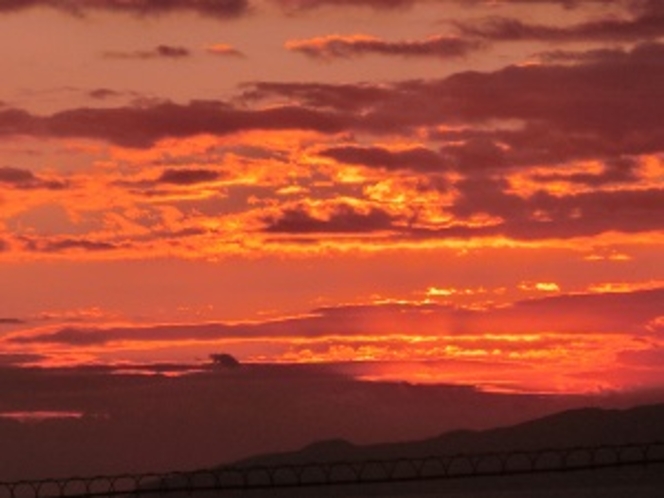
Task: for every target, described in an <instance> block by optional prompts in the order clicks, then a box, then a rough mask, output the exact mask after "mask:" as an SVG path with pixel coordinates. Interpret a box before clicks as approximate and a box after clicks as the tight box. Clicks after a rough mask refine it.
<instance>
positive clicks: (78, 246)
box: [20, 237, 122, 253]
mask: <svg viewBox="0 0 664 498" xmlns="http://www.w3.org/2000/svg"><path fill="white" fill-rule="evenodd" d="M20 242H22V244H23V247H24V248H25V249H26V250H28V251H32V252H44V253H59V252H66V251H72V250H81V251H90V252H103V251H113V250H117V249H121V248H122V246H121V245H118V244H114V243H111V242H102V241H93V240H87V239H84V238H66V237H64V238H46V237H45V238H41V239H37V238H29V237H21V238H20Z"/></svg>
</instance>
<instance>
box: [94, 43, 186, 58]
mask: <svg viewBox="0 0 664 498" xmlns="http://www.w3.org/2000/svg"><path fill="white" fill-rule="evenodd" d="M103 55H104V57H106V58H107V59H182V58H187V57H191V51H190V50H189V49H188V48H185V47H173V46H170V45H158V46H157V47H155V48H154V49H152V50H135V51H133V52H117V51H109V52H104V54H103Z"/></svg>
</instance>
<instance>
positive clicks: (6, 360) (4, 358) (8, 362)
mask: <svg viewBox="0 0 664 498" xmlns="http://www.w3.org/2000/svg"><path fill="white" fill-rule="evenodd" d="M1 324H2V322H0V325H1ZM44 359H45V357H44V356H41V355H37V354H23V353H0V368H6V367H8V366H18V365H24V364H26V363H36V362H38V361H40V360H44Z"/></svg>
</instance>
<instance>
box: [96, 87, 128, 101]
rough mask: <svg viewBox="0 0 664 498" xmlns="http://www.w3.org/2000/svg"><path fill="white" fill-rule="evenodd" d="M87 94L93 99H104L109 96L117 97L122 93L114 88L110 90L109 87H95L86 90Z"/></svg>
mask: <svg viewBox="0 0 664 498" xmlns="http://www.w3.org/2000/svg"><path fill="white" fill-rule="evenodd" d="M88 95H89V96H90V97H92V98H93V99H99V100H105V99H109V98H114V97H119V96H121V95H122V93H121V92H116V91H115V90H111V89H109V88H96V89H94V90H90V92H88Z"/></svg>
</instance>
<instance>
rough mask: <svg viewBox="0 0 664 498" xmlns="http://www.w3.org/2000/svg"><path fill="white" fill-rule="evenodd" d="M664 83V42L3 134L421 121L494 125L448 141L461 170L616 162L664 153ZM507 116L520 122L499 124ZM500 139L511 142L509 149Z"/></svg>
mask: <svg viewBox="0 0 664 498" xmlns="http://www.w3.org/2000/svg"><path fill="white" fill-rule="evenodd" d="M662 87H664V45H663V44H659V43H648V44H641V45H638V46H637V47H635V48H634V49H633V50H630V51H623V50H614V51H607V52H606V53H604V54H603V55H602V56H601V57H598V58H594V59H592V60H591V61H587V62H584V63H579V64H573V65H557V64H541V65H531V66H510V67H507V68H504V69H501V70H498V71H495V72H485V73H480V72H464V73H458V74H455V75H453V76H451V77H448V78H445V79H440V80H412V81H405V82H400V83H393V84H385V85H369V84H362V85H321V84H306V83H299V84H288V83H258V84H256V85H254V86H252V87H249V88H247V89H246V91H245V92H244V94H243V95H242V97H243V99H244V100H245V102H252V103H253V104H254V105H256V103H257V102H259V101H260V99H265V100H268V101H271V100H277V102H278V101H279V100H281V102H283V100H284V99H287V100H289V101H290V102H291V103H290V104H288V105H278V104H274V103H273V102H270V104H271V105H268V106H265V107H262V108H255V107H254V108H251V107H250V108H247V107H246V106H243V107H236V106H234V105H230V104H228V103H224V102H219V101H193V102H190V103H189V104H186V105H182V104H176V103H171V102H159V103H148V104H145V105H141V106H126V107H117V108H112V109H108V108H106V109H105V108H78V109H71V110H66V111H62V112H58V113H55V114H53V115H50V116H38V115H32V114H30V113H28V112H26V111H22V110H17V109H4V110H0V135H10V134H14V135H33V136H51V137H64V138H67V137H81V138H95V139H101V140H106V141H109V142H112V143H115V144H118V145H124V146H131V147H149V146H150V145H152V144H153V143H154V142H155V141H157V140H159V139H162V138H169V137H187V136H192V135H196V134H203V133H210V134H216V135H226V134H230V133H236V132H241V131H247V130H290V129H302V130H313V131H318V132H322V133H338V132H368V133H372V134H384V133H400V134H407V133H409V132H414V131H415V129H417V128H421V127H432V128H433V127H439V126H445V125H455V126H460V125H463V126H465V127H473V126H476V125H483V126H484V127H485V129H486V128H488V129H489V131H488V132H484V136H483V137H477V138H478V140H475V141H466V142H462V143H460V142H459V141H458V140H457V141H456V143H453V144H446V148H445V149H444V152H445V153H447V154H448V155H449V156H451V157H450V160H456V161H457V163H458V167H459V168H462V169H464V168H473V167H475V166H473V165H479V164H482V163H487V162H489V163H500V162H501V161H502V162H503V163H505V165H507V166H509V165H519V164H530V165H532V164H538V163H539V164H541V163H540V161H542V160H543V161H545V162H546V163H551V162H561V161H563V162H564V161H565V160H570V159H576V158H578V157H594V158H600V159H601V158H605V157H608V158H612V159H617V158H619V157H621V156H625V155H638V154H644V153H655V152H658V151H661V148H662V145H661V144H662V138H664V127H663V126H662V121H661V116H662V114H664V100H663V99H661V88H662ZM293 102H295V103H293ZM501 122H515V123H519V125H518V126H517V127H512V128H510V129H507V128H506V129H504V130H501V129H500V127H499V124H500V123H501ZM496 123H498V125H497V124H496ZM479 138H481V140H479ZM501 143H503V144H506V145H508V146H511V150H509V152H506V148H505V147H503V146H502V145H501ZM478 167H479V166H478Z"/></svg>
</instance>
